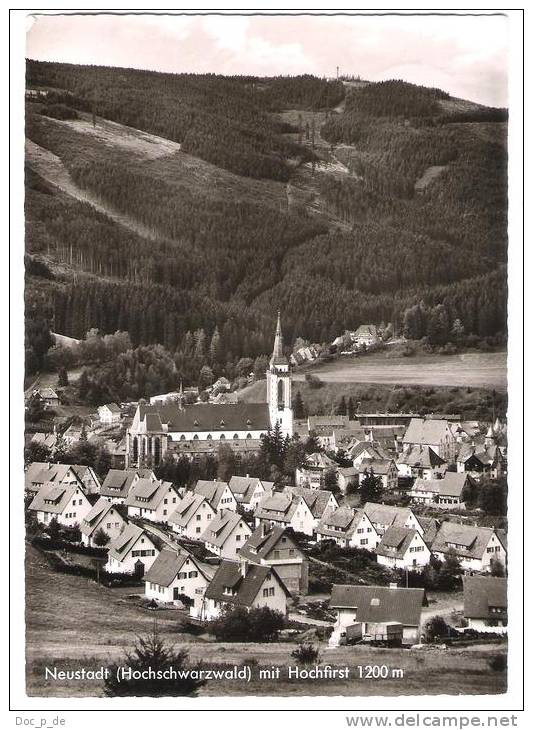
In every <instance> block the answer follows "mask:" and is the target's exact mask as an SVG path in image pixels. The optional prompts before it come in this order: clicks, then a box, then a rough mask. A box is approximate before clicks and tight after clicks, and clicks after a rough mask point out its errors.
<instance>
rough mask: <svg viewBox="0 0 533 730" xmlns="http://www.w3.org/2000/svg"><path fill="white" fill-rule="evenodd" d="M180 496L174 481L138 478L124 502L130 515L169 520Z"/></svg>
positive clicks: (147, 518)
mask: <svg viewBox="0 0 533 730" xmlns="http://www.w3.org/2000/svg"><path fill="white" fill-rule="evenodd" d="M180 501H181V500H180V497H179V495H178V493H177V491H176V489H175V487H174V485H173V484H172V482H160V481H159V480H156V481H152V480H151V479H138V480H137V481H136V482H135V484H134V485H133V486H132V488H131V489H130V491H129V494H128V496H127V497H126V500H125V502H124V504H125V505H126V507H127V510H128V516H129V517H143V518H144V519H146V520H151V521H152V522H168V518H169V516H170V515H171V514H172V512H173V511H174V510H175V509H176V505H177V503H178V502H180Z"/></svg>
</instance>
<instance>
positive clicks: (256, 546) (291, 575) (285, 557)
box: [239, 522, 309, 595]
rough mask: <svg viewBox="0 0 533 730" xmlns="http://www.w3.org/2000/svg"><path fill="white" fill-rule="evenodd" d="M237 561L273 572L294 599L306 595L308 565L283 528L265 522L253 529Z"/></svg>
mask: <svg viewBox="0 0 533 730" xmlns="http://www.w3.org/2000/svg"><path fill="white" fill-rule="evenodd" d="M239 559H240V560H247V561H248V562H249V563H257V565H266V566H268V567H270V568H275V570H276V573H277V575H278V577H279V578H280V579H281V580H282V581H283V583H284V584H285V586H286V587H287V589H288V590H289V591H290V592H291V594H293V595H302V594H306V593H307V590H308V587H309V564H308V561H307V558H306V557H305V555H304V553H303V552H302V551H301V550H300V548H299V547H298V544H297V542H296V540H294V538H293V537H292V536H291V535H290V534H289V533H288V532H287V530H285V529H284V528H283V527H270V526H269V525H267V524H266V523H265V522H263V524H261V525H259V527H256V529H255V530H254V532H253V534H252V535H251V536H250V537H249V538H248V540H247V541H246V543H245V545H244V547H242V548H241V550H240V552H239Z"/></svg>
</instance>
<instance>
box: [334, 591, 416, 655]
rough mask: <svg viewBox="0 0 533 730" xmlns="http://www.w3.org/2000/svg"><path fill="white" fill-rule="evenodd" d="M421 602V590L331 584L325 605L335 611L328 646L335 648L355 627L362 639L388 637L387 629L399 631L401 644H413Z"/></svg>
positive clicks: (414, 642)
mask: <svg viewBox="0 0 533 730" xmlns="http://www.w3.org/2000/svg"><path fill="white" fill-rule="evenodd" d="M425 603H426V596H425V591H424V589H423V588H398V587H397V586H396V584H395V583H391V585H390V586H389V587H386V586H358V585H334V586H333V587H332V590H331V599H330V602H329V606H330V608H331V609H333V610H334V611H335V612H336V614H337V621H336V623H335V626H334V628H333V633H332V634H331V637H330V639H329V645H330V646H339V644H341V643H342V642H343V640H345V639H346V635H347V630H348V631H349V627H352V626H354V625H356V624H357V625H359V628H360V633H361V638H362V639H363V640H364V639H368V640H372V639H374V640H379V639H380V638H383V637H384V636H387V635H388V634H389V628H388V627H391V628H393V630H396V629H399V631H400V632H401V634H400V640H401V642H402V643H403V644H411V645H412V644H416V643H418V641H419V637H420V619H421V614H422V606H423V605H425Z"/></svg>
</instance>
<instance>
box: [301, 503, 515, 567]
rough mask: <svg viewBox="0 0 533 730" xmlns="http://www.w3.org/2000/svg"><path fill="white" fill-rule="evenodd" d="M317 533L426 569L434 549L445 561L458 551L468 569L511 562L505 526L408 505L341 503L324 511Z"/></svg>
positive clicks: (388, 562) (396, 563)
mask: <svg viewBox="0 0 533 730" xmlns="http://www.w3.org/2000/svg"><path fill="white" fill-rule="evenodd" d="M315 534H316V539H317V540H318V541H321V540H334V541H335V542H336V543H337V544H338V545H339V546H340V547H355V548H363V549H366V550H370V551H372V552H375V553H376V556H377V562H378V563H379V564H381V565H385V566H387V567H389V568H398V569H401V570H420V569H421V568H423V567H424V565H427V564H428V563H429V561H430V559H431V556H432V555H433V556H434V557H435V558H437V559H438V560H441V561H444V560H445V559H446V557H447V556H450V555H454V556H456V557H457V559H458V560H459V562H460V564H461V567H462V568H463V569H465V570H470V571H478V572H484V571H489V570H490V569H491V567H492V566H493V565H494V562H495V561H498V562H499V563H501V565H502V567H503V568H505V567H506V564H507V545H506V537H505V533H504V532H503V530H498V529H495V528H492V527H477V526H474V525H466V524H463V523H459V522H451V521H449V520H444V521H440V520H436V519H434V518H429V517H421V516H418V515H416V514H415V513H414V512H412V510H411V509H409V508H408V507H395V506H391V505H384V504H379V503H371V502H367V503H366V504H365V505H363V506H362V507H361V508H359V509H354V508H351V507H347V506H341V507H339V508H338V509H337V510H335V511H333V512H330V513H327V514H326V515H325V516H324V518H323V519H322V520H321V521H320V522H319V524H318V526H317V528H316V531H315Z"/></svg>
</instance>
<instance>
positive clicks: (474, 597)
mask: <svg viewBox="0 0 533 730" xmlns="http://www.w3.org/2000/svg"><path fill="white" fill-rule="evenodd" d="M463 599H464V611H463V614H464V617H465V619H466V621H467V624H468V628H469V629H475V630H476V631H479V632H481V633H491V634H493V633H494V634H506V633H507V578H496V577H495V576H490V575H465V576H463Z"/></svg>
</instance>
